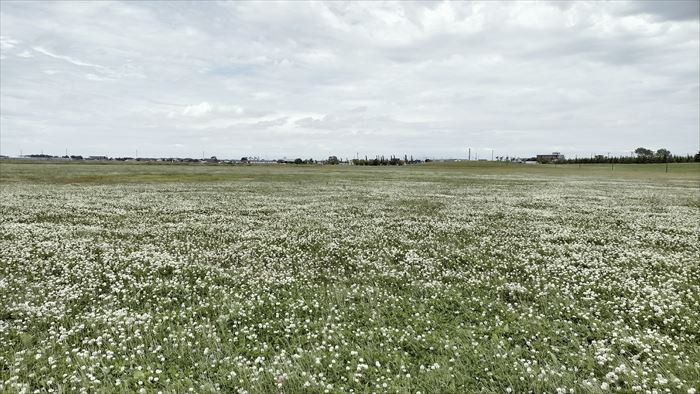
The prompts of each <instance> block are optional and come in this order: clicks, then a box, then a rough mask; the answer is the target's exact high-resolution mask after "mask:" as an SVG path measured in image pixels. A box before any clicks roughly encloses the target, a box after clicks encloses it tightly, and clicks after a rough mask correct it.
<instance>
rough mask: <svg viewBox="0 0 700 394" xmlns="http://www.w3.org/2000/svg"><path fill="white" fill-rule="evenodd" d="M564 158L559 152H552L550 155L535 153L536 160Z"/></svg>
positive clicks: (547, 160) (545, 160)
mask: <svg viewBox="0 0 700 394" xmlns="http://www.w3.org/2000/svg"><path fill="white" fill-rule="evenodd" d="M560 160H564V155H562V154H561V153H559V152H552V154H551V155H537V161H538V162H549V161H560Z"/></svg>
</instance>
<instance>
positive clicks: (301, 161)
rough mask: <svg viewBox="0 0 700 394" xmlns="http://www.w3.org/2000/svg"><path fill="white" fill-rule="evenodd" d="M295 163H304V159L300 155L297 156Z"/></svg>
mask: <svg viewBox="0 0 700 394" xmlns="http://www.w3.org/2000/svg"><path fill="white" fill-rule="evenodd" d="M294 164H304V160H302V159H301V158H300V157H297V158H296V159H294Z"/></svg>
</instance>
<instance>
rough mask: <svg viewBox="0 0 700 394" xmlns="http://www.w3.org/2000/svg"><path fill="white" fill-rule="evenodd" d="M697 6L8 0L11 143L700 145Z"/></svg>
mask: <svg viewBox="0 0 700 394" xmlns="http://www.w3.org/2000/svg"><path fill="white" fill-rule="evenodd" d="M699 4H700V2H698V1H687V2H683V1H680V2H672V1H664V2H658V3H655V2H639V3H625V2H621V1H620V2H609V3H603V2H572V3H568V2H556V3H495V2H487V3H437V2H435V3H432V2H431V3H400V4H399V3H386V4H378V3H374V2H372V3H369V2H367V3H340V2H332V3H320V2H314V3H302V2H292V3H271V2H265V3H252V2H236V3H233V2H228V3H215V2H208V3H186V2H170V3H169V2H164V1H160V2H153V3H147V2H126V3H118V2H116V3H106V2H104V3H102V2H100V3H96V2H84V1H81V2H75V3H58V2H50V3H41V2H10V1H2V2H1V3H0V31H1V35H2V38H1V40H0V46H1V54H0V65H1V68H0V70H1V71H0V153H2V154H5V155H17V154H19V152H20V150H22V151H23V153H24V154H28V153H39V152H40V151H42V150H43V151H44V153H51V154H61V155H62V154H64V152H65V150H66V149H68V152H69V154H83V155H86V154H95V155H96V154H100V155H102V154H104V155H111V156H117V155H121V156H134V155H135V154H136V150H137V149H138V154H139V156H181V157H186V156H189V157H200V156H201V155H202V152H204V154H205V155H206V156H207V157H208V156H213V155H216V156H217V157H219V158H239V157H241V156H248V155H250V156H256V155H257V156H262V157H268V158H278V157H283V156H286V157H288V158H295V157H315V158H322V157H327V156H328V155H330V154H334V155H338V156H341V157H354V156H355V154H356V153H359V154H360V156H363V155H365V154H366V155H370V156H373V155H375V154H384V155H390V154H397V155H403V154H409V155H410V154H413V155H415V156H417V157H424V156H431V157H466V155H467V147H468V146H471V147H472V152H473V153H472V154H473V155H475V154H478V155H479V156H480V157H489V158H490V155H491V153H490V151H489V150H487V149H495V154H496V156H500V155H502V156H506V155H510V156H521V155H533V154H536V153H546V152H551V151H561V152H562V153H565V154H567V155H568V156H574V155H579V156H581V155H584V156H587V155H590V154H591V153H602V154H607V152H613V153H616V154H623V153H625V152H626V153H627V154H629V151H630V150H633V149H634V148H636V147H638V146H646V147H649V148H653V149H656V148H660V147H666V148H669V149H670V150H671V151H672V152H674V153H691V152H697V151H698V149H699V144H700V42H699V36H700V30H699V16H700V10H699Z"/></svg>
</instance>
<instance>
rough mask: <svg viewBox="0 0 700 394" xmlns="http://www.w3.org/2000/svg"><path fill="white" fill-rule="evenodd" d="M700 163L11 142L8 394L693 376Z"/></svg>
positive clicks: (692, 385) (428, 387)
mask: <svg viewBox="0 0 700 394" xmlns="http://www.w3.org/2000/svg"><path fill="white" fill-rule="evenodd" d="M699 172H700V166H699V165H698V164H696V163H694V164H673V165H669V172H668V173H666V172H665V166H663V165H616V166H615V169H614V171H610V169H609V168H607V169H606V168H605V166H597V165H595V166H594V165H590V166H585V165H584V166H581V168H579V167H578V166H559V165H557V166H556V167H555V166H553V165H506V164H503V163H484V162H456V163H428V164H423V165H414V166H403V167H354V166H294V165H250V166H241V165H235V166H231V165H199V164H195V165H178V164H144V163H138V164H135V163H57V162H49V163H47V162H40V163H38V162H37V163H31V162H18V161H3V162H0V182H1V190H0V197H1V199H0V391H2V392H20V391H23V390H26V391H34V390H39V392H44V391H49V390H54V391H57V392H77V391H80V390H86V391H88V392H93V391H94V392H134V391H139V390H141V389H143V390H145V391H147V392H157V391H163V392H187V391H188V390H189V389H192V390H193V391H196V392H214V391H226V392H238V391H241V392H242V391H243V390H245V391H247V392H251V393H270V392H280V393H282V392H284V393H296V392H311V393H318V392H325V391H326V390H327V391H328V392H350V391H351V390H352V391H354V392H377V393H380V392H392V393H395V392H399V393H404V392H411V393H415V392H418V391H420V392H422V393H434V392H453V393H463V392H487V393H502V392H505V391H506V390H507V389H509V388H510V389H511V391H512V392H556V391H557V389H560V390H565V391H566V392H570V391H573V392H584V393H598V392H603V391H608V390H619V391H621V392H631V391H636V390H637V391H638V390H641V391H647V390H648V391H650V392H651V391H653V390H657V391H659V392H662V391H664V390H666V389H668V390H670V391H671V392H682V393H687V392H692V390H693V389H700V383H699V382H700V372H698V371H700V336H699V335H698V332H700V308H699V307H698V306H699V305H700V282H699V281H698V278H700V263H699V261H698V258H697V257H698V255H700V243H699V242H698V236H699V234H700V233H699V232H698V230H699V229H698V223H699V222H700V203H698V194H697V193H698V189H699V188H700V179H699V177H698V174H699ZM689 390H691V391H689Z"/></svg>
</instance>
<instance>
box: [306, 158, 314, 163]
mask: <svg viewBox="0 0 700 394" xmlns="http://www.w3.org/2000/svg"><path fill="white" fill-rule="evenodd" d="M314 163H316V161H314V159H308V160H306V164H314Z"/></svg>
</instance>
